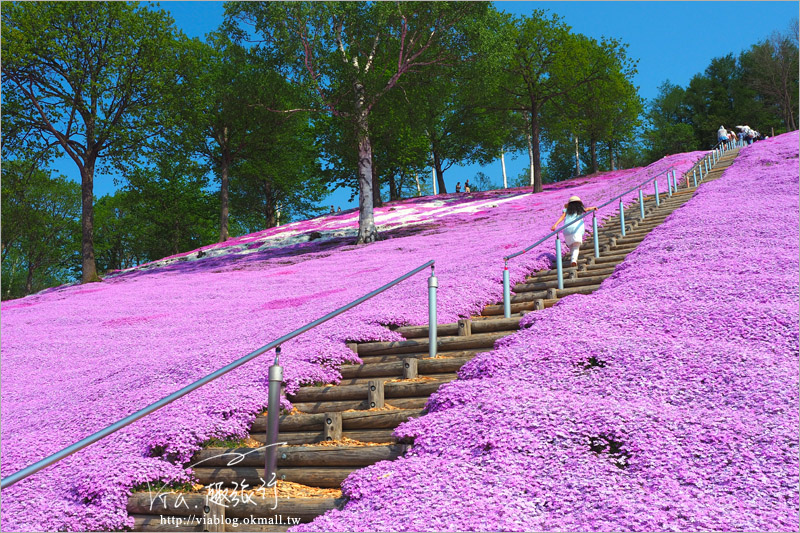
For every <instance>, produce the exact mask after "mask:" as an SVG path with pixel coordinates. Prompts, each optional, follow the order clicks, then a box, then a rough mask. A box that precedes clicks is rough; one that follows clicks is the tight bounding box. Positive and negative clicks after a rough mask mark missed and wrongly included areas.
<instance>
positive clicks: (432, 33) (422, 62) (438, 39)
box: [226, 2, 488, 243]
mask: <svg viewBox="0 0 800 533" xmlns="http://www.w3.org/2000/svg"><path fill="white" fill-rule="evenodd" d="M487 9H488V4H483V3H477V2H463V3H462V2H459V3H451V2H397V3H395V2H392V3H389V2H369V3H368V2H325V3H312V2H292V3H282V2H264V3H251V2H241V3H230V4H228V5H227V6H226V15H227V17H228V19H229V20H231V21H233V20H236V21H238V22H240V23H242V24H251V25H252V29H253V31H254V33H255V34H256V35H259V36H260V37H261V38H262V42H261V43H260V47H261V49H262V50H263V51H264V53H265V56H267V57H269V58H277V59H278V60H279V62H280V64H281V65H282V67H283V68H284V69H285V70H286V71H287V72H288V73H290V75H291V76H292V78H293V79H294V80H295V81H296V82H297V83H298V84H301V85H302V86H303V87H305V88H307V89H308V92H309V95H313V97H314V99H313V101H312V103H311V105H309V107H308V108H309V109H311V110H313V111H316V112H324V113H326V114H329V115H331V116H332V117H333V118H335V119H336V120H338V121H341V122H342V128H345V127H347V128H349V129H351V131H352V132H353V133H352V135H354V137H355V140H356V146H357V149H356V154H357V155H356V157H357V170H358V172H357V174H358V180H359V231H358V240H357V242H358V243H366V242H372V241H374V240H375V239H376V238H377V230H376V228H375V223H374V217H373V172H372V128H371V122H370V121H371V117H372V112H373V110H374V108H375V107H376V105H378V104H379V102H381V101H382V100H383V98H384V97H385V96H386V95H387V94H389V93H391V92H392V91H395V90H396V88H397V86H398V83H399V82H400V81H401V80H404V79H406V78H408V77H410V76H412V75H420V74H422V73H423V72H426V71H428V70H429V69H430V67H431V66H434V65H440V64H442V63H445V62H447V61H449V60H450V59H451V58H453V57H463V51H462V52H461V53H458V50H459V48H460V45H461V44H462V37H463V34H462V32H461V31H460V29H459V23H461V22H463V21H472V20H474V19H475V18H476V17H479V16H480V14H481V13H484V12H486V10H487ZM238 32H239V35H240V36H242V35H244V32H242V31H241V29H239V30H238ZM282 111H287V112H290V111H293V109H283V110H282Z"/></svg>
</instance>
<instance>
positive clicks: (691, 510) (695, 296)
mask: <svg viewBox="0 0 800 533" xmlns="http://www.w3.org/2000/svg"><path fill="white" fill-rule="evenodd" d="M754 187H757V190H756V189H754ZM798 237H799V236H798V134H797V132H794V133H791V134H786V135H783V136H779V137H776V138H773V139H770V140H767V141H762V142H758V143H756V144H754V145H752V146H749V147H746V148H744V149H742V151H741V152H740V155H739V157H738V159H737V160H736V161H735V162H734V164H733V165H732V166H731V167H730V168H728V169H727V170H726V171H725V173H724V174H723V177H722V178H721V179H719V180H717V181H714V182H709V183H706V184H703V185H701V187H700V190H699V191H698V193H697V195H696V196H695V197H694V198H693V199H692V200H691V201H690V202H688V203H687V204H686V205H684V206H683V207H681V208H680V209H678V210H676V211H675V212H674V213H673V214H672V215H671V216H670V217H669V218H668V219H667V220H666V221H665V222H664V223H663V224H662V225H660V226H659V227H657V228H655V229H654V230H653V232H652V233H651V234H650V235H649V236H648V237H647V238H646V239H645V240H644V241H643V242H642V243H641V245H640V246H639V247H638V248H637V250H636V251H634V252H633V253H632V254H630V255H629V256H628V258H627V259H626V260H625V262H624V263H623V264H622V265H620V267H619V268H618V271H617V272H616V273H615V274H614V275H613V276H612V277H611V278H609V279H607V280H606V281H605V282H604V283H603V285H602V286H601V287H600V289H599V290H597V291H596V292H594V293H593V294H591V295H588V296H582V295H573V296H570V297H567V298H565V299H564V300H562V301H561V302H560V303H559V304H558V305H557V306H555V307H553V308H550V309H547V310H545V311H538V312H535V313H530V314H528V315H526V317H525V318H524V319H523V323H522V327H523V329H522V330H521V331H520V332H518V333H517V334H515V335H512V336H510V337H506V338H504V339H502V340H501V341H499V342H498V343H497V346H496V349H495V350H494V351H492V352H488V353H484V354H480V355H478V356H477V357H475V358H474V359H473V360H472V361H470V362H469V363H468V364H467V365H465V366H464V367H463V368H462V370H461V372H460V375H459V377H460V379H459V380H457V381H455V382H452V383H450V384H448V385H445V386H443V387H442V388H441V389H440V390H439V391H438V392H437V393H436V394H435V395H434V396H433V397H432V398H431V400H430V401H429V402H428V409H429V411H430V412H429V414H427V415H425V416H422V417H420V418H416V419H412V420H410V421H409V422H407V423H405V424H403V425H401V426H400V427H399V428H398V429H397V430H396V434H397V435H398V436H400V437H412V438H414V447H413V449H412V450H411V452H410V453H409V454H408V455H407V456H406V457H405V458H403V459H400V460H397V461H394V462H386V461H384V462H381V463H378V464H376V465H373V466H371V467H367V468H365V469H363V470H359V471H357V472H355V473H353V474H352V475H351V476H350V477H349V478H348V479H347V480H346V481H345V482H344V484H343V488H344V492H345V495H348V496H349V497H350V498H351V500H350V501H349V502H348V504H347V505H346V507H345V509H344V510H342V511H331V512H328V513H327V514H325V515H323V516H321V517H318V518H317V519H316V520H315V521H314V522H313V523H311V524H308V525H301V526H297V527H295V528H293V531H472V530H487V531H709V530H713V531H797V530H798V528H800V524H798V505H800V501H799V500H798V481H799V480H798V431H799V430H800V425H799V423H798V379H799V376H798V306H799V305H800V297H798V289H799V287H798V277H799V268H798Z"/></svg>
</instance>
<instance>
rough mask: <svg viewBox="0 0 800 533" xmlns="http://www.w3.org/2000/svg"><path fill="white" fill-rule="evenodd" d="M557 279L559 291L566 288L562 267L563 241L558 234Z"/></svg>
mask: <svg viewBox="0 0 800 533" xmlns="http://www.w3.org/2000/svg"><path fill="white" fill-rule="evenodd" d="M556 277H557V278H558V289H559V290H561V289H563V288H564V269H563V268H562V266H561V239H559V238H558V233H556Z"/></svg>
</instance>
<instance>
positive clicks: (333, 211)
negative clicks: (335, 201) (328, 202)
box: [331, 206, 336, 214]
mask: <svg viewBox="0 0 800 533" xmlns="http://www.w3.org/2000/svg"><path fill="white" fill-rule="evenodd" d="M335 212H336V209H334V208H333V206H331V214H333V213H335Z"/></svg>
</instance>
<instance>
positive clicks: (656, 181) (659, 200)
mask: <svg viewBox="0 0 800 533" xmlns="http://www.w3.org/2000/svg"><path fill="white" fill-rule="evenodd" d="M653 189H654V190H655V192H656V207H660V206H661V196H659V194H658V178H656V179H654V180H653Z"/></svg>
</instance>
